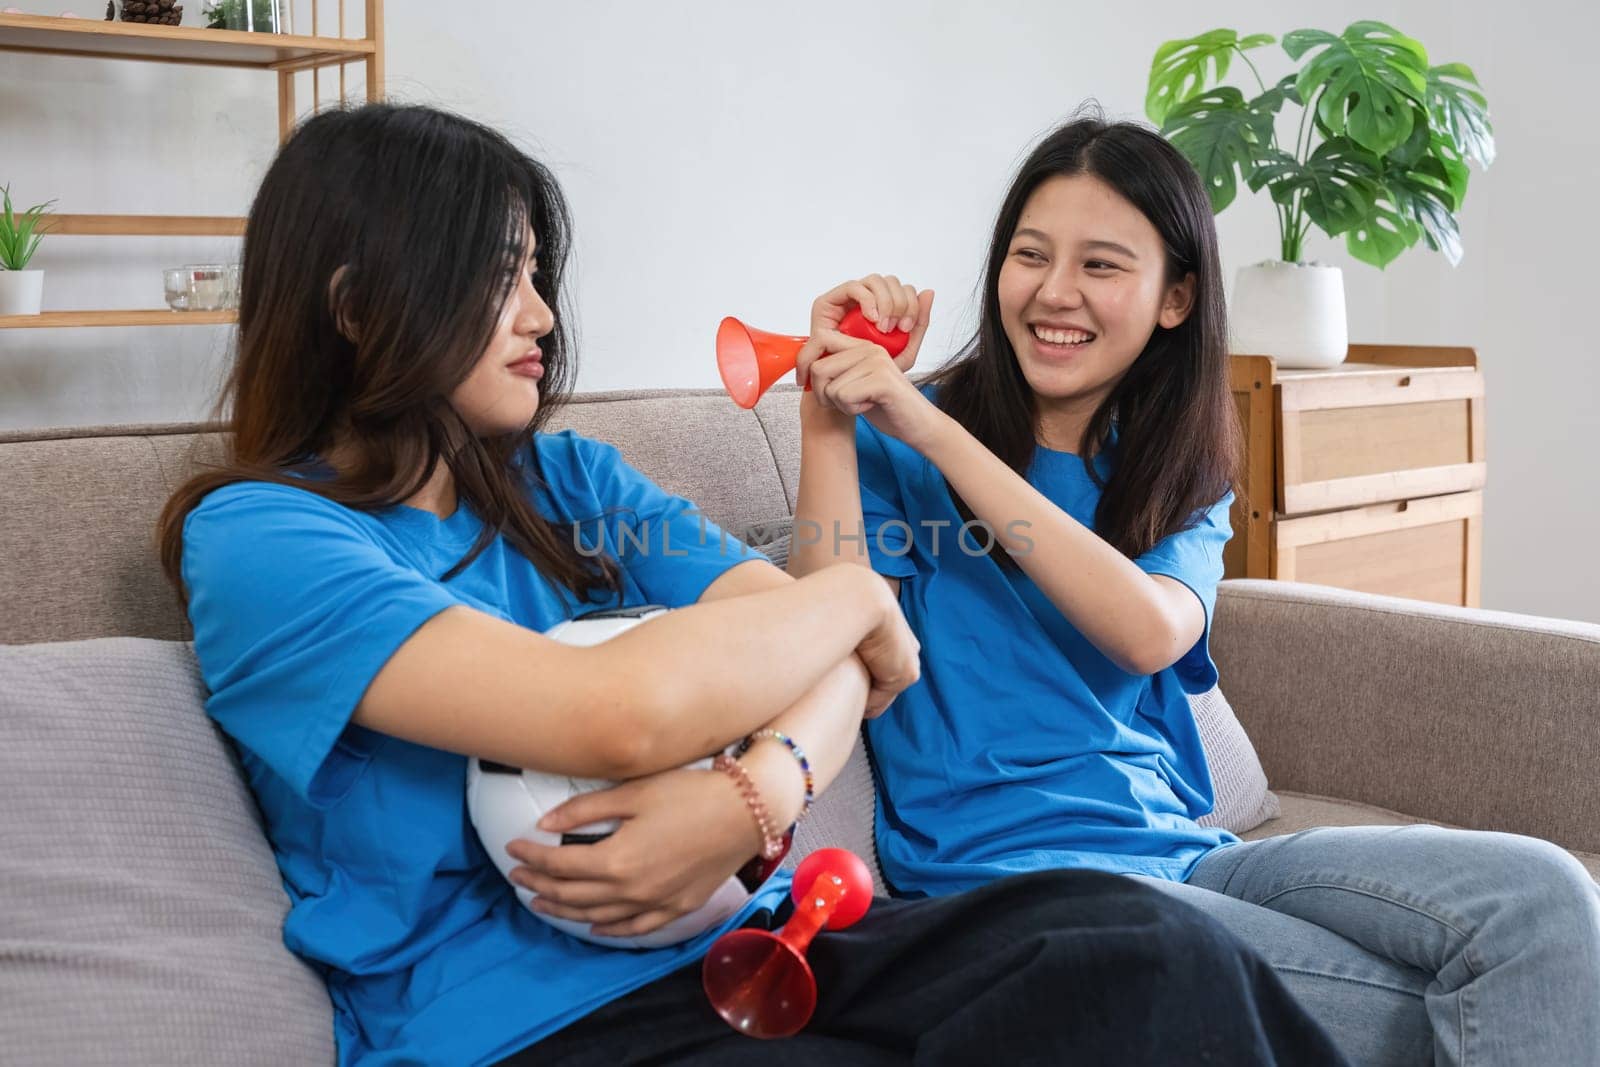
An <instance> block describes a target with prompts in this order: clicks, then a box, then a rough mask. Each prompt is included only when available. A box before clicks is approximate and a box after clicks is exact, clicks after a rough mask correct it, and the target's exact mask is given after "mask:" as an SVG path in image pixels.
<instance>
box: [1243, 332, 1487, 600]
mask: <svg viewBox="0 0 1600 1067" xmlns="http://www.w3.org/2000/svg"><path fill="white" fill-rule="evenodd" d="M1230 373H1231V379H1232V389H1233V395H1234V400H1235V404H1236V406H1237V409H1238V412H1239V418H1240V421H1241V424H1242V426H1243V429H1244V437H1245V448H1246V456H1245V469H1244V476H1243V479H1242V485H1241V493H1240V496H1239V500H1238V502H1237V503H1235V505H1234V510H1233V528H1234V537H1233V540H1232V541H1230V542H1229V544H1228V547H1227V549H1226V551H1225V555H1224V566H1225V573H1226V575H1227V576H1228V577H1230V578H1233V577H1250V578H1283V579H1292V580H1298V581H1308V582H1317V583H1319V584H1325V585H1337V586H1341V587H1344V588H1349V589H1364V590H1368V591H1374V592H1389V593H1391V594H1393V595H1399V596H1414V597H1418V598H1421V599H1428V600H1440V601H1443V602H1445V603H1453V604H1472V605H1476V604H1477V603H1478V583H1479V575H1480V572H1481V568H1480V560H1479V551H1478V545H1479V544H1480V543H1481V533H1480V526H1481V521H1482V496H1481V492H1480V490H1481V489H1482V488H1483V486H1484V484H1485V482H1486V480H1487V468H1486V466H1485V459H1484V411H1483V404H1484V384H1483V375H1482V373H1481V371H1480V370H1479V368H1478V360H1477V354H1476V353H1475V352H1473V350H1472V349H1470V348H1433V347H1423V346H1402V345H1352V346H1351V347H1350V355H1349V358H1348V359H1347V360H1346V361H1345V362H1344V363H1343V364H1340V365H1339V366H1338V367H1333V368H1330V369H1327V370H1283V369H1279V368H1278V367H1277V365H1276V363H1275V362H1274V361H1273V360H1272V359H1271V358H1270V357H1267V356H1250V355H1240V356H1234V357H1233V358H1232V360H1231V367H1230ZM1444 501H1450V503H1448V504H1446V503H1443V502H1444ZM1379 505H1382V506H1379ZM1469 506H1470V507H1471V508H1472V509H1475V510H1473V511H1472V513H1471V514H1470V515H1468V514H1465V513H1462V509H1463V508H1467V507H1469ZM1441 508H1443V510H1442V511H1441V510H1440V509H1441ZM1313 517H1316V518H1318V520H1319V521H1315V522H1307V521H1303V520H1308V519H1311V518H1313ZM1408 569H1409V570H1408ZM1403 570H1404V571H1407V573H1410V574H1412V577H1405V576H1404V575H1402V574H1401V573H1400V572H1401V571H1403Z"/></svg>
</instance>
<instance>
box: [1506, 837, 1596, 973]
mask: <svg viewBox="0 0 1600 1067" xmlns="http://www.w3.org/2000/svg"><path fill="white" fill-rule="evenodd" d="M1497 836H1499V837H1503V838H1506V839H1507V842H1506V844H1505V846H1504V847H1505V849H1506V851H1507V853H1508V855H1507V859H1506V867H1505V875H1506V877H1507V880H1508V884H1509V885H1510V886H1511V887H1513V888H1514V889H1515V890H1516V896H1517V897H1518V898H1519V899H1520V900H1522V901H1524V902H1525V906H1526V907H1527V908H1529V909H1530V910H1532V911H1533V912H1534V913H1535V914H1536V915H1537V916H1538V917H1539V918H1541V919H1543V920H1545V921H1547V922H1549V923H1550V924H1551V925H1552V926H1553V927H1555V928H1556V929H1558V930H1560V931H1563V932H1564V934H1565V935H1566V936H1569V937H1572V938H1577V939H1587V940H1588V941H1589V943H1590V944H1593V945H1597V946H1600V888H1597V887H1596V885H1595V881H1594V878H1593V877H1592V876H1591V875H1590V874H1589V872H1588V870H1587V869H1586V868H1585V867H1584V866H1583V864H1581V863H1579V862H1578V859H1577V857H1576V856H1574V855H1573V854H1572V853H1570V852H1568V851H1567V850H1566V849H1564V848H1562V847H1561V846H1560V845H1556V844H1552V843H1551V842H1549V841H1545V840H1542V839H1540V838H1537V837H1524V836H1522V835H1520V834H1500V835H1497Z"/></svg>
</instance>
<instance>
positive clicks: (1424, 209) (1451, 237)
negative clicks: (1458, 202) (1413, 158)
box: [1384, 158, 1462, 267]
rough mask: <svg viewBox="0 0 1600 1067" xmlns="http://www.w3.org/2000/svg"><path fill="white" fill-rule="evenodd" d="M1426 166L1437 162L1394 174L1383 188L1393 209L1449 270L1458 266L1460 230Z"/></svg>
mask: <svg viewBox="0 0 1600 1067" xmlns="http://www.w3.org/2000/svg"><path fill="white" fill-rule="evenodd" d="M1429 164H1437V160H1434V159H1432V158H1429V159H1427V160H1424V161H1423V166H1422V167H1419V168H1416V169H1414V170H1409V171H1404V172H1402V173H1400V174H1396V175H1394V176H1392V177H1390V178H1389V179H1388V180H1387V181H1386V182H1385V183H1384V184H1385V185H1387V186H1388V188H1389V192H1390V193H1392V194H1393V199H1394V202H1395V204H1396V206H1398V207H1399V208H1400V209H1401V210H1402V211H1404V212H1405V213H1406V214H1407V215H1409V216H1410V217H1411V219H1412V220H1413V221H1415V222H1416V224H1417V225H1418V226H1420V227H1421V228H1422V236H1423V238H1424V239H1426V240H1427V242H1428V247H1429V248H1431V249H1433V250H1434V251H1435V252H1440V253H1443V255H1444V257H1445V258H1446V259H1448V260H1449V261H1450V265H1451V266H1452V267H1453V266H1455V265H1456V264H1458V263H1460V262H1461V255H1462V249H1461V227H1460V226H1459V225H1458V224H1457V223H1456V216H1455V213H1454V212H1453V211H1452V210H1451V209H1450V205H1449V202H1448V201H1447V200H1446V199H1445V196H1447V195H1448V193H1446V192H1443V191H1442V190H1441V187H1440V185H1439V184H1438V183H1436V182H1434V181H1432V180H1429V178H1428V177H1427V175H1426V174H1425V173H1424V172H1425V171H1426V170H1427V168H1428V165H1429Z"/></svg>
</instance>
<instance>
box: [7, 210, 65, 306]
mask: <svg viewBox="0 0 1600 1067" xmlns="http://www.w3.org/2000/svg"><path fill="white" fill-rule="evenodd" d="M53 203H55V201H54V200H51V201H49V202H47V203H43V204H38V205H35V206H34V207H30V208H29V209H28V210H26V211H24V212H22V213H20V214H18V213H17V212H15V211H13V210H12V207H11V186H9V185H6V186H0V315H37V314H38V313H39V307H40V305H41V304H42V303H43V300H44V271H42V270H29V269H28V261H29V260H30V259H32V258H33V254H34V253H35V252H37V251H38V250H39V242H40V240H42V239H43V237H44V231H43V230H41V229H39V219H40V217H41V216H42V215H43V214H44V212H45V209H46V208H48V207H49V206H50V205H51V204H53Z"/></svg>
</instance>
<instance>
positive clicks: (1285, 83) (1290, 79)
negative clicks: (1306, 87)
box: [1250, 74, 1305, 115]
mask: <svg viewBox="0 0 1600 1067" xmlns="http://www.w3.org/2000/svg"><path fill="white" fill-rule="evenodd" d="M1295 78H1296V75H1293V74H1286V75H1284V76H1283V78H1281V79H1280V80H1279V81H1278V84H1277V85H1274V86H1273V87H1272V88H1270V89H1268V90H1267V91H1266V92H1264V93H1262V94H1261V95H1260V96H1258V97H1256V98H1255V99H1254V100H1252V101H1250V110H1251V111H1259V112H1262V113H1263V114H1267V115H1276V114H1277V113H1278V112H1280V111H1282V110H1283V105H1284V104H1286V103H1289V104H1298V105H1300V106H1302V107H1304V106H1305V101H1304V100H1301V99H1300V90H1299V89H1296V88H1295V85H1294V83H1295Z"/></svg>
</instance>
